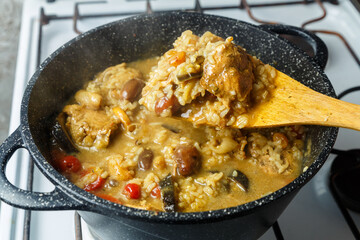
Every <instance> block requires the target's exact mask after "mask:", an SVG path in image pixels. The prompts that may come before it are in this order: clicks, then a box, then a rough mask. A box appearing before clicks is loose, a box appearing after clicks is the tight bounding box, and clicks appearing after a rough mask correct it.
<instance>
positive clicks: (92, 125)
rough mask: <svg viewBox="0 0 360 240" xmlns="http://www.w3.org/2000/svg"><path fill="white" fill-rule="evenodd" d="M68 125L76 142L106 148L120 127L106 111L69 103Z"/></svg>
mask: <svg viewBox="0 0 360 240" xmlns="http://www.w3.org/2000/svg"><path fill="white" fill-rule="evenodd" d="M63 111H64V112H65V113H66V114H67V115H68V118H67V121H66V127H67V128H68V131H69V132H70V134H71V137H72V139H73V140H74V142H75V143H76V144H77V145H79V146H82V147H95V148H98V149H100V148H106V147H107V146H108V145H109V139H110V135H111V134H112V133H113V132H114V131H115V130H116V129H117V128H118V126H117V124H116V121H115V120H113V119H112V118H110V117H109V116H108V115H106V113H105V111H94V110H91V109H87V108H86V107H85V106H80V105H67V106H65V107H64V110H63Z"/></svg>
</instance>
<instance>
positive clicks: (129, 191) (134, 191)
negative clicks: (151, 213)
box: [124, 183, 141, 199]
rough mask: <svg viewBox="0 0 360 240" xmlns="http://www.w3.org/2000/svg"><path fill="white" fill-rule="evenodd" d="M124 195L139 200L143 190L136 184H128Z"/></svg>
mask: <svg viewBox="0 0 360 240" xmlns="http://www.w3.org/2000/svg"><path fill="white" fill-rule="evenodd" d="M124 194H125V195H126V196H127V197H128V198H131V199H139V198H140V196H141V188H140V186H139V185H137V184H136V183H128V184H126V185H125V188H124Z"/></svg>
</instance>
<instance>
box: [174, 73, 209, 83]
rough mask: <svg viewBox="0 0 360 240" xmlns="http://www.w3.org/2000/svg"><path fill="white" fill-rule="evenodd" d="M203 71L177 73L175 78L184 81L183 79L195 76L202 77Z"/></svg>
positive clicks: (186, 79)
mask: <svg viewBox="0 0 360 240" xmlns="http://www.w3.org/2000/svg"><path fill="white" fill-rule="evenodd" d="M202 74H203V72H202V71H201V72H195V73H192V72H189V73H184V74H178V75H176V78H177V79H178V80H179V81H180V82H184V81H188V80H191V79H195V78H201V77H202Z"/></svg>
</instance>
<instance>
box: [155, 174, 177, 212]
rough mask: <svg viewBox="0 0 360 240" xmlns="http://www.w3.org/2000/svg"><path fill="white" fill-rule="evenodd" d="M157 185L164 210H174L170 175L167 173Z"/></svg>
mask: <svg viewBox="0 0 360 240" xmlns="http://www.w3.org/2000/svg"><path fill="white" fill-rule="evenodd" d="M159 186H160V190H161V200H162V201H163V204H164V210H165V212H176V202H175V192H174V191H175V189H174V182H173V179H172V175H171V174H168V175H167V176H166V177H165V178H164V179H162V180H161V181H160V184H159Z"/></svg>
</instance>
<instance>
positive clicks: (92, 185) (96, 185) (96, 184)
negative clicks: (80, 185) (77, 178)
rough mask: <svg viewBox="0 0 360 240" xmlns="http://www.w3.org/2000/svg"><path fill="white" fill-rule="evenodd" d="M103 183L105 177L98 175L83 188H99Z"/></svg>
mask: <svg viewBox="0 0 360 240" xmlns="http://www.w3.org/2000/svg"><path fill="white" fill-rule="evenodd" d="M104 183H105V179H104V178H102V177H100V176H98V178H97V179H96V180H95V181H94V182H92V183H89V184H87V185H85V187H84V190H85V191H88V192H90V191H94V190H97V189H100V188H102V186H103V185H104Z"/></svg>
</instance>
